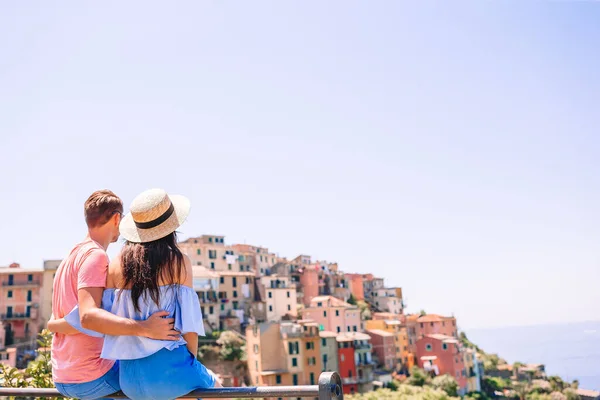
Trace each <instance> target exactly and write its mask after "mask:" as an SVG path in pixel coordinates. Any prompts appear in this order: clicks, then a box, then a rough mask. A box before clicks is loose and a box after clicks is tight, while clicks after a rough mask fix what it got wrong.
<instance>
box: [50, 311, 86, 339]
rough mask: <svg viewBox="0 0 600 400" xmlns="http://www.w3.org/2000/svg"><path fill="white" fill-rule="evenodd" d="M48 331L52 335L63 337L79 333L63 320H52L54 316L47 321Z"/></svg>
mask: <svg viewBox="0 0 600 400" xmlns="http://www.w3.org/2000/svg"><path fill="white" fill-rule="evenodd" d="M48 330H49V331H50V332H52V333H62V334H63V335H74V334H76V333H81V332H79V331H78V330H77V329H75V328H73V327H72V326H71V325H70V324H69V323H68V322H67V321H65V319H64V318H59V319H54V315H52V316H51V317H50V321H48Z"/></svg>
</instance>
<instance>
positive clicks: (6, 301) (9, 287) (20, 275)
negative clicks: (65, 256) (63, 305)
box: [0, 263, 43, 349]
mask: <svg viewBox="0 0 600 400" xmlns="http://www.w3.org/2000/svg"><path fill="white" fill-rule="evenodd" d="M42 276H43V271H42V270H31V269H25V268H21V267H20V265H19V264H16V263H13V264H11V265H10V266H9V267H3V268H0V321H2V324H3V329H4V342H3V343H0V349H2V348H4V347H5V346H10V345H11V344H13V343H19V342H24V341H27V340H34V339H35V338H36V336H37V334H38V332H39V331H40V328H41V326H40V325H41V324H42V322H41V317H40V313H39V307H40V300H41V289H42Z"/></svg>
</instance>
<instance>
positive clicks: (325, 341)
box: [321, 339, 327, 347]
mask: <svg viewBox="0 0 600 400" xmlns="http://www.w3.org/2000/svg"><path fill="white" fill-rule="evenodd" d="M321 346H323V347H325V346H327V339H321Z"/></svg>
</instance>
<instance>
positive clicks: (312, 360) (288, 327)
mask: <svg viewBox="0 0 600 400" xmlns="http://www.w3.org/2000/svg"><path fill="white" fill-rule="evenodd" d="M319 342H320V337H319V332H318V327H317V326H316V324H314V323H313V322H308V321H302V323H295V322H265V323H262V324H257V325H252V326H249V327H248V328H247V329H246V348H247V354H248V369H249V375H250V379H251V381H252V384H253V385H257V386H265V385H269V386H294V385H308V384H310V383H311V382H314V383H315V384H317V383H318V379H319V378H318V377H319V374H320V373H321V363H320V360H319V355H320V352H321V350H320V347H319Z"/></svg>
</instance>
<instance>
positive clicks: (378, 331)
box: [367, 329, 394, 337]
mask: <svg viewBox="0 0 600 400" xmlns="http://www.w3.org/2000/svg"><path fill="white" fill-rule="evenodd" d="M367 333H372V334H373V335H377V336H385V337H389V336H394V334H393V333H390V332H386V331H383V330H381V329H369V330H367Z"/></svg>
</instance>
